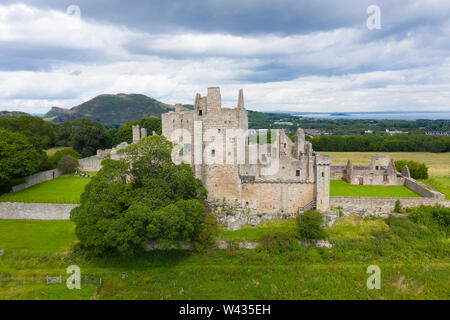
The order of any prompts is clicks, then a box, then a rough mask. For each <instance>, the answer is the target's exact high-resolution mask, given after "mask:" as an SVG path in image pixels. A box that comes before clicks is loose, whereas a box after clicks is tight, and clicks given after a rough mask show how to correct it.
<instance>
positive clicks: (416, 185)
mask: <svg viewBox="0 0 450 320" xmlns="http://www.w3.org/2000/svg"><path fill="white" fill-rule="evenodd" d="M405 187H407V188H408V189H411V190H412V191H414V192H416V193H418V194H420V195H421V196H423V197H426V198H435V199H438V200H444V199H445V195H444V194H442V193H440V192H437V191H433V190H430V189H429V188H428V187H427V186H426V185H424V184H423V183H421V182H418V181H416V180H414V179H412V178H405Z"/></svg>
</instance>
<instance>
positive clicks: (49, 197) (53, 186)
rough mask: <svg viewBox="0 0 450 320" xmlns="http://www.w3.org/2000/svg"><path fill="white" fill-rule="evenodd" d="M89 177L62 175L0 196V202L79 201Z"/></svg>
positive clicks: (75, 202)
mask: <svg viewBox="0 0 450 320" xmlns="http://www.w3.org/2000/svg"><path fill="white" fill-rule="evenodd" d="M90 180H91V179H90V178H80V177H74V176H62V177H59V178H56V179H54V180H50V181H46V182H43V183H40V184H37V185H34V186H31V187H30V188H27V189H24V190H21V191H18V192H16V193H12V194H9V195H6V196H2V197H0V202H25V203H69V204H70V203H73V204H77V203H80V196H81V194H82V193H83V191H84V188H85V187H86V185H87V184H88V183H89V181H90Z"/></svg>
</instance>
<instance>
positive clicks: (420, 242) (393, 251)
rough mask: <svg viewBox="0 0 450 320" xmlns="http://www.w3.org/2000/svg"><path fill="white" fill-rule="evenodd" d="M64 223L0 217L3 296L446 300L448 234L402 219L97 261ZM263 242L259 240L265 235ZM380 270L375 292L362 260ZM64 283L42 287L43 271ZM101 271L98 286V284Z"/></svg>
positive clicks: (254, 233)
mask: <svg viewBox="0 0 450 320" xmlns="http://www.w3.org/2000/svg"><path fill="white" fill-rule="evenodd" d="M73 227H74V225H73V223H72V222H70V221H61V222H42V221H11V220H4V221H0V231H1V232H0V243H1V245H0V246H1V247H2V248H3V249H4V250H5V251H4V254H3V255H2V256H0V299H158V300H159V299H214V300H217V299H448V297H449V295H450V291H449V290H450V288H449V286H448V285H446V284H447V283H448V274H449V273H448V270H449V266H450V265H449V248H450V247H449V246H448V238H447V237H446V236H445V234H442V233H439V232H433V231H432V230H429V229H428V228H427V227H425V226H422V225H419V224H416V223H413V222H411V221H409V219H407V218H405V217H401V218H397V217H391V218H390V219H387V220H384V219H361V218H359V217H344V218H340V219H339V220H338V221H337V222H336V223H335V224H334V225H333V227H332V228H331V229H330V230H329V240H330V242H331V243H333V244H334V245H335V246H334V248H331V249H328V248H315V247H304V246H299V245H296V244H290V245H282V244H281V242H280V243H279V244H278V245H277V240H276V239H277V238H278V239H280V238H281V239H283V238H285V236H283V235H287V234H289V233H291V232H293V231H295V229H296V227H295V220H292V219H291V220H285V221H278V222H277V223H269V224H265V225H262V226H261V227H247V228H244V229H242V230H238V231H226V232H222V233H221V237H222V238H225V239H229V240H232V241H242V240H244V241H245V240H263V242H262V243H263V245H262V246H261V247H260V248H258V249H255V250H247V249H236V248H234V249H228V250H210V251H205V252H186V251H184V252H183V251H177V250H173V251H166V252H162V251H155V252H152V253H146V254H142V255H140V256H138V257H135V258H114V257H109V258H106V259H93V258H89V259H88V258H86V257H83V256H82V255H80V254H77V253H67V251H68V249H69V248H70V247H71V246H72V245H73V244H74V243H76V239H75V237H74V236H73ZM264 240H265V241H264ZM72 264H76V265H78V266H80V268H81V270H82V275H83V279H86V280H83V282H82V286H81V290H68V289H67V288H66V286H65V279H66V278H67V276H68V275H67V274H66V268H67V266H69V265H72ZM374 264H375V265H378V266H379V267H380V268H381V290H368V289H367V287H366V280H367V278H368V276H369V275H368V274H367V273H366V270H367V267H368V266H370V265H374ZM60 275H61V276H62V277H63V283H62V284H55V285H47V284H46V283H45V277H46V276H60ZM100 279H102V280H103V286H101V287H100V286H99V283H100Z"/></svg>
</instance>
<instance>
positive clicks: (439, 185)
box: [421, 178, 450, 200]
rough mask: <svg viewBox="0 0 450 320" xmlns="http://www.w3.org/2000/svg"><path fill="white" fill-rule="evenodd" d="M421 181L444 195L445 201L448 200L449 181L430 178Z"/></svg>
mask: <svg viewBox="0 0 450 320" xmlns="http://www.w3.org/2000/svg"><path fill="white" fill-rule="evenodd" d="M421 181H422V182H423V183H425V184H426V185H427V186H429V187H431V188H432V189H435V190H436V191H439V192H442V193H443V194H445V200H450V179H444V178H430V179H427V180H421Z"/></svg>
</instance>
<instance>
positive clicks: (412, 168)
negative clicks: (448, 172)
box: [395, 160, 428, 179]
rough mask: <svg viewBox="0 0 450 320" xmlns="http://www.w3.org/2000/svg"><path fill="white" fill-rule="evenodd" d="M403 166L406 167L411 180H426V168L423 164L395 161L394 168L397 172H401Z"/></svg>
mask: <svg viewBox="0 0 450 320" xmlns="http://www.w3.org/2000/svg"><path fill="white" fill-rule="evenodd" d="M404 166H408V168H409V173H410V174H411V177H412V178H413V179H428V167H427V166H426V165H425V163H420V162H416V161H412V160H411V161H408V160H398V161H395V168H396V169H397V171H398V172H402V169H403V167H404Z"/></svg>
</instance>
